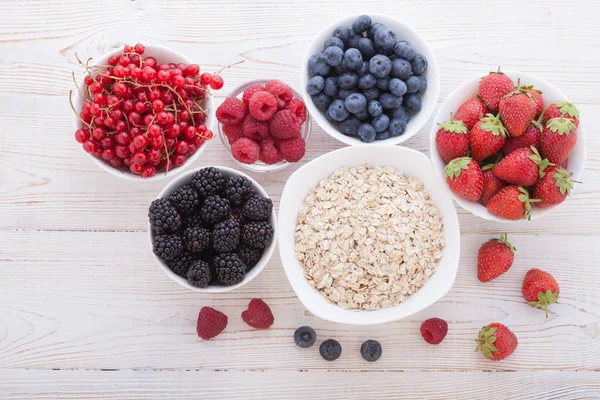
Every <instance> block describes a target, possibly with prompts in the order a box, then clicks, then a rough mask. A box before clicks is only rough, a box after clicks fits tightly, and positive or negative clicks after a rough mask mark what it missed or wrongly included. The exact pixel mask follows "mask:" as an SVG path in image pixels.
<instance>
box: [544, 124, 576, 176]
mask: <svg viewBox="0 0 600 400" xmlns="http://www.w3.org/2000/svg"><path fill="white" fill-rule="evenodd" d="M576 143H577V127H576V126H575V123H574V122H573V121H572V120H570V119H569V118H565V117H558V118H552V119H551V120H549V121H548V122H547V123H546V127H545V128H544V130H543V131H542V137H541V139H540V148H541V150H542V154H543V155H544V157H547V158H548V160H549V161H550V162H551V163H554V164H562V163H563V162H564V161H565V160H566V159H567V157H569V154H571V151H573V148H575V144H576Z"/></svg>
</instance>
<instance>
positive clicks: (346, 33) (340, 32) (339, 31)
mask: <svg viewBox="0 0 600 400" xmlns="http://www.w3.org/2000/svg"><path fill="white" fill-rule="evenodd" d="M333 36H334V37H336V38H339V39H340V40H341V41H342V42H344V43H346V42H347V41H348V39H349V38H350V29H348V28H347V27H345V26H338V27H337V28H335V31H333Z"/></svg>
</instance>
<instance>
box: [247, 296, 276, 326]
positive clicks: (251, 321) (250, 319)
mask: <svg viewBox="0 0 600 400" xmlns="http://www.w3.org/2000/svg"><path fill="white" fill-rule="evenodd" d="M242 319H243V320H244V322H245V323H247V324H248V325H250V326H251V327H253V328H256V329H267V328H269V327H270V326H271V325H273V322H274V321H275V318H274V317H273V313H272V312H271V309H270V308H269V306H268V305H267V303H265V302H264V301H262V300H261V299H252V300H250V303H249V304H248V309H247V310H244V311H243V312H242Z"/></svg>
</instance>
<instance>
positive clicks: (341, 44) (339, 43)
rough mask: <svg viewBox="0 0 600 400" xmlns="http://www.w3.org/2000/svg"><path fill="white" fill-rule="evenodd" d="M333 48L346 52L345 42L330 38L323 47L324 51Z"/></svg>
mask: <svg viewBox="0 0 600 400" xmlns="http://www.w3.org/2000/svg"><path fill="white" fill-rule="evenodd" d="M331 46H336V47H339V48H340V49H342V50H344V42H342V39H340V38H338V37H330V38H329V39H327V40H326V41H325V44H324V45H323V50H327V48H328V47H331Z"/></svg>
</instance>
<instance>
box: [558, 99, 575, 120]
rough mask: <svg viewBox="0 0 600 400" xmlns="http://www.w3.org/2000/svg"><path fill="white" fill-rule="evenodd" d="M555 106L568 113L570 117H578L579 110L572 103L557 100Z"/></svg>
mask: <svg viewBox="0 0 600 400" xmlns="http://www.w3.org/2000/svg"><path fill="white" fill-rule="evenodd" d="M556 107H558V109H559V110H560V112H561V113H563V114H567V115H570V116H571V117H575V118H577V119H579V110H577V107H575V106H574V105H573V104H571V103H569V102H568V101H557V102H556Z"/></svg>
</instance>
